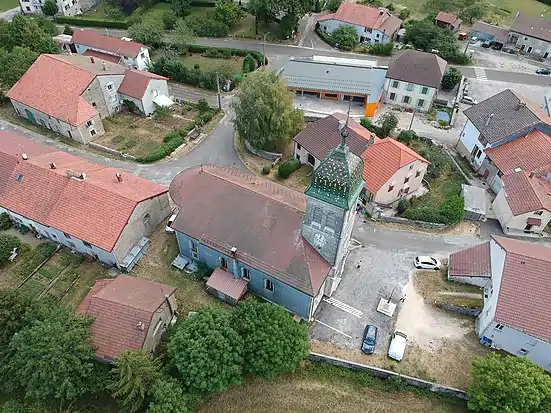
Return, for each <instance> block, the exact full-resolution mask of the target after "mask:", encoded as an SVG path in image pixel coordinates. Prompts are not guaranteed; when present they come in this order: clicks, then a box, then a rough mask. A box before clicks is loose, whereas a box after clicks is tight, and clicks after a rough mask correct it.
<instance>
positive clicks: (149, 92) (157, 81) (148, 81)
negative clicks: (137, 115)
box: [118, 70, 173, 115]
mask: <svg viewBox="0 0 551 413" xmlns="http://www.w3.org/2000/svg"><path fill="white" fill-rule="evenodd" d="M166 80H167V79H166V77H163V76H159V75H156V74H155V73H151V72H146V71H138V70H128V71H127V72H126V75H125V76H124V80H123V81H122V83H121V85H120V86H119V89H118V93H119V94H120V97H121V99H122V100H123V101H124V100H130V101H132V102H134V103H135V104H136V106H137V107H138V109H140V111H141V112H142V113H143V114H145V115H151V114H152V113H153V112H155V109H156V108H157V106H171V105H172V104H173V102H172V100H171V99H170V98H169V95H168V84H167V82H166Z"/></svg>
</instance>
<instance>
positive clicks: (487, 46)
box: [481, 42, 490, 49]
mask: <svg viewBox="0 0 551 413" xmlns="http://www.w3.org/2000/svg"><path fill="white" fill-rule="evenodd" d="M481 46H482V47H483V48H484V49H489V48H490V42H484V43H482V44H481Z"/></svg>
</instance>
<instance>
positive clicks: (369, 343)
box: [362, 324, 377, 354]
mask: <svg viewBox="0 0 551 413" xmlns="http://www.w3.org/2000/svg"><path fill="white" fill-rule="evenodd" d="M375 344H377V327H376V326H373V325H371V324H368V325H366V326H365V329H364V335H363V340H362V351H363V352H364V353H365V354H373V353H374V352H375Z"/></svg>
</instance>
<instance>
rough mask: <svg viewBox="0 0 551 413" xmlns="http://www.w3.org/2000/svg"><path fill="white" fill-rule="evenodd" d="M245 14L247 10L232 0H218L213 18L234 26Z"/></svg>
mask: <svg viewBox="0 0 551 413" xmlns="http://www.w3.org/2000/svg"><path fill="white" fill-rule="evenodd" d="M244 16H245V12H244V11H243V9H241V7H239V5H238V4H237V3H235V2H233V1H232V0H217V1H216V7H215V9H214V13H213V18H214V19H215V20H218V21H219V22H221V23H224V24H225V25H226V26H228V27H233V26H234V25H235V24H236V23H237V22H239V20H241V19H242V18H243V17H244Z"/></svg>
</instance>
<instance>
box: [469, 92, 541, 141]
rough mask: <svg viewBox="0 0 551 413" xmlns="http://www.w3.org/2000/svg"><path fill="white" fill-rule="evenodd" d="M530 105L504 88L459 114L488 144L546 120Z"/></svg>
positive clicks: (530, 103)
mask: <svg viewBox="0 0 551 413" xmlns="http://www.w3.org/2000/svg"><path fill="white" fill-rule="evenodd" d="M534 106H535V105H534V104H533V103H532V102H527V101H526V99H524V98H522V97H519V96H518V95H516V94H515V92H513V91H512V90H511V89H505V90H504V91H503V92H500V93H498V94H497V95H494V96H491V97H489V98H488V99H486V100H483V101H482V102H480V103H479V104H477V105H474V106H471V107H470V108H468V109H466V110H465V111H464V112H463V113H465V116H467V118H468V119H469V120H470V121H471V122H472V124H473V125H474V126H475V127H476V129H478V131H479V132H480V133H481V134H482V135H483V136H484V138H486V140H487V141H488V143H490V144H491V143H495V142H499V141H500V140H502V139H504V138H506V137H508V136H510V135H511V134H513V133H516V132H518V131H520V130H522V129H524V128H528V127H530V126H533V125H535V124H537V123H540V122H542V121H544V122H545V123H547V122H548V121H549V118H548V117H547V116H545V115H544V114H543V113H541V112H542V111H541V110H538V109H539V108H537V109H536V108H535V107H534ZM492 115H493V116H492Z"/></svg>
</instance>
